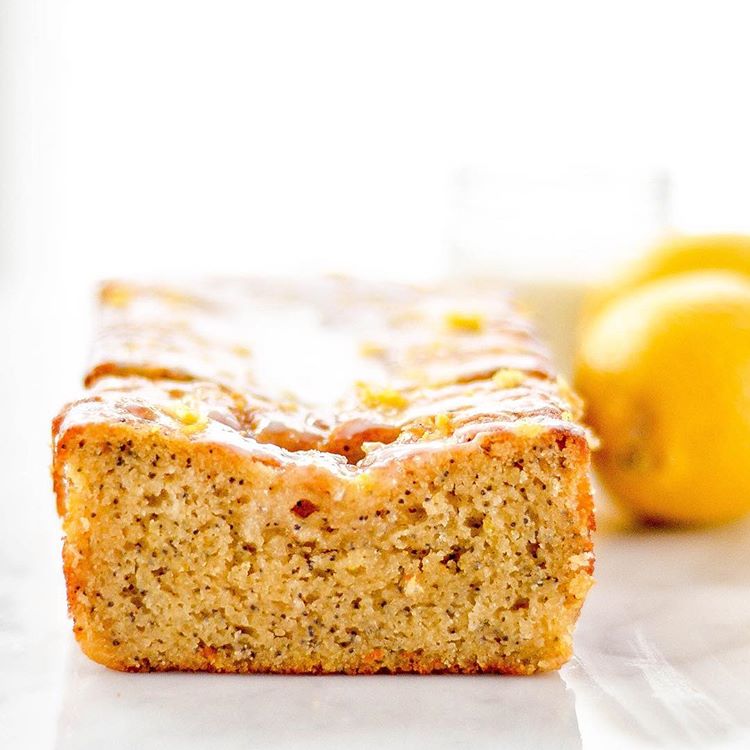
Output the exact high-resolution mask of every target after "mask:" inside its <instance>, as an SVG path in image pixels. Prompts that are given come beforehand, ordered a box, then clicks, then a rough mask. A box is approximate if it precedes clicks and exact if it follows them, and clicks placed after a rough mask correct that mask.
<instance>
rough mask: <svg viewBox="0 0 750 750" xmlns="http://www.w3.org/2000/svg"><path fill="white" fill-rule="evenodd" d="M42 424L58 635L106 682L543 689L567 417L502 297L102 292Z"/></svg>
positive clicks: (564, 599)
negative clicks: (403, 675) (195, 674)
mask: <svg viewBox="0 0 750 750" xmlns="http://www.w3.org/2000/svg"><path fill="white" fill-rule="evenodd" d="M99 307H100V324H99V329H98V333H97V336H96V341H95V345H94V349H93V361H92V362H91V366H90V369H89V370H88V372H87V374H86V377H85V387H86V390H85V391H84V392H83V394H82V396H81V397H80V398H79V399H78V400H76V401H74V402H72V403H70V404H69V405H67V406H66V407H65V408H64V409H63V410H62V412H61V413H60V414H59V415H58V416H57V418H56V419H55V420H54V423H53V477H54V489H55V492H56V496H57V507H58V511H59V513H60V515H61V517H62V522H63V529H64V535H65V536H64V545H63V562H64V571H65V579H66V582H67V595H68V603H69V609H70V613H71V616H72V619H73V623H74V625H73V629H74V632H75V636H76V638H77V640H78V641H79V643H80V646H81V648H82V649H83V651H84V652H85V653H86V654H87V655H88V656H89V657H91V658H92V659H94V660H95V661H97V662H100V663H101V664H104V665H107V666H108V667H112V668H114V669H119V670H126V671H151V670H205V671H212V672H277V673H330V672H343V673H350V674H354V673H368V674H369V673H378V672H418V673H429V672H460V673H476V672H500V673H508V674H530V673H534V672H537V671H546V670H551V669H556V668H558V667H559V666H560V665H561V664H563V663H564V662H565V661H566V660H567V659H568V658H569V657H570V655H571V649H572V632H573V628H574V625H575V621H576V619H577V616H578V614H579V610H580V608H581V605H582V603H583V600H584V598H585V595H586V593H587V591H588V589H589V587H590V586H591V583H592V571H593V551H592V543H591V532H592V530H593V526H594V519H593V512H592V501H591V492H590V484H589V446H588V442H587V434H586V431H585V429H584V428H583V427H582V426H581V425H580V424H579V422H578V421H577V420H578V419H579V405H578V403H577V399H576V397H575V395H574V394H573V393H571V391H570V390H569V389H568V388H567V387H566V386H565V384H564V383H563V382H561V380H560V379H559V378H558V377H556V375H555V373H554V371H553V368H552V366H551V364H550V361H549V358H548V356H547V355H546V353H545V350H544V348H543V347H542V346H541V345H540V344H539V342H538V341H537V339H536V338H535V336H534V334H533V331H532V329H531V328H530V326H529V324H528V323H527V322H526V320H525V319H524V318H523V316H521V315H520V314H519V313H518V311H517V310H516V309H515V307H514V305H513V304H512V302H511V301H510V300H509V298H508V297H507V296H504V295H503V294H502V293H498V292H497V291H496V290H493V291H492V292H491V293H489V292H487V293H485V292H479V291H477V290H476V289H472V288H460V287H450V288H449V287H438V288H434V289H432V290H425V289H418V288H412V287H405V286H404V287H402V286H395V285H380V284H372V283H364V282H356V281H353V280H347V279H342V278H335V277H332V278H326V279H322V280H319V281H316V282H315V283H310V282H305V283H302V282H299V283H297V282H288V281H278V280H276V281H271V280H251V279H244V280H238V279H223V280H222V279H217V280H213V281H205V282H202V283H200V284H185V285H183V286H180V287H166V286H159V285H153V284H147V283H120V282H111V283H107V284H105V285H103V287H102V288H101V293H100V305H99Z"/></svg>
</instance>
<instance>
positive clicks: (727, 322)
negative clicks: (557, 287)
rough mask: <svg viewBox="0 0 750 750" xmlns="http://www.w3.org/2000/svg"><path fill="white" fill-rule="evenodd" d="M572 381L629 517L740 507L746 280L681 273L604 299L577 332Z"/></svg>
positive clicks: (746, 433)
mask: <svg viewBox="0 0 750 750" xmlns="http://www.w3.org/2000/svg"><path fill="white" fill-rule="evenodd" d="M576 384H577V387H578V390H579V392H580V393H581V395H582V396H583V397H584V399H585V401H586V402H587V416H588V421H589V423H590V424H591V426H592V428H593V429H594V430H595V432H596V433H597V434H598V436H599V438H600V439H601V449H600V450H599V451H598V453H597V454H596V456H595V460H596V463H597V466H598V469H599V472H600V474H601V477H602V479H603V481H604V484H605V485H606V486H607V488H608V489H609V490H610V491H611V493H612V494H613V496H614V497H615V499H619V500H620V501H621V502H622V503H624V504H625V505H627V506H628V507H629V508H630V509H631V510H633V511H634V512H635V513H636V514H637V515H638V516H640V517H641V518H643V519H647V520H653V521H661V522H671V523H685V524H701V523H716V522H720V521H726V520H730V519H733V518H737V517H739V516H741V515H743V514H744V513H747V512H748V511H750V279H746V278H745V277H743V276H740V275H739V274H730V273H716V272H699V273H687V274H681V275H678V276H675V277H673V278H668V279H664V280H659V281H654V282H651V283H648V284H645V285H643V286H642V287H640V288H638V289H636V290H635V291H633V292H631V293H629V294H626V295H624V296H622V297H620V298H619V299H617V300H615V301H614V302H612V303H610V305H608V306H607V307H606V308H605V309H604V310H603V311H602V312H601V313H600V314H599V315H598V316H597V317H596V318H595V319H594V320H593V321H592V322H591V324H590V325H589V326H588V328H587V330H586V332H585V334H584V336H583V339H582V341H581V345H580V349H579V351H578V354H577V367H576Z"/></svg>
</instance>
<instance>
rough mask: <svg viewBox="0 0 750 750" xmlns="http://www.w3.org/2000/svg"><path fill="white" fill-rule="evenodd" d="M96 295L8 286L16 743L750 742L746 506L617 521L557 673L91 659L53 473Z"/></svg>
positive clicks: (2, 666) (0, 728)
mask: <svg viewBox="0 0 750 750" xmlns="http://www.w3.org/2000/svg"><path fill="white" fill-rule="evenodd" d="M86 294H87V291H86V290H85V289H82V290H80V292H77V293H74V294H72V295H69V296H68V297H67V298H63V296H62V295H61V294H60V292H59V291H56V290H54V289H53V288H51V287H40V286H38V285H36V286H32V285H28V286H23V285H20V284H14V285H13V286H12V287H10V286H5V287H3V286H2V285H1V284H0V352H1V353H2V359H0V362H2V367H0V371H1V372H0V399H2V403H0V407H1V413H2V415H3V427H4V429H3V430H1V431H0V460H1V461H2V469H3V477H4V482H3V486H4V489H3V491H2V494H0V748H27V747H28V748H60V749H65V750H69V749H72V748H76V749H78V748H102V747H106V748H108V750H116V749H117V748H132V747H138V748H141V750H148V749H149V748H204V747H205V748H209V747H210V748H214V747H222V748H235V747H236V748H239V747H243V748H244V747H262V748H296V747H312V748H317V747H326V748H337V747H349V748H359V747H375V746H378V747H389V748H390V747H394V748H402V747H403V748H421V747H430V748H443V747H445V748H452V749H453V750H455V748H461V747H472V748H484V747H513V748H516V747H518V748H536V749H539V748H548V747H549V748H611V747H612V748H618V747H622V748H633V747H636V748H637V747H651V746H654V747H696V748H720V747H721V748H724V747H727V748H730V747H737V748H741V747H750V523H748V522H743V523H739V524H735V525H733V526H727V527H723V528H719V529H713V530H708V531H700V532H699V531H692V532H664V531H645V532H639V533H633V532H625V531H617V530H615V529H614V528H604V529H603V530H602V531H601V532H600V533H599V534H598V539H597V558H598V559H597V580H598V583H597V585H596V587H595V588H594V590H593V591H592V593H591V595H590V597H589V600H588V601H587V603H586V606H585V607H584V611H583V615H582V618H581V621H580V624H579V628H578V631H577V637H576V657H575V658H574V659H573V660H572V661H571V662H570V663H569V664H568V665H566V666H565V667H564V668H563V669H562V670H561V671H560V672H559V673H556V674H550V675H544V676H539V677H532V678H517V677H516V678H514V677H496V676H482V677H453V676H436V677H404V676H400V677H388V676H376V677H359V678H357V677H274V676H241V677H240V676H216V675H179V674H165V675H125V674H118V673H115V672H110V671H108V670H106V669H104V668H102V667H99V666H97V665H95V664H93V663H91V662H89V661H88V660H87V659H86V658H85V657H83V656H81V654H80V653H79V651H78V649H77V647H76V645H75V643H74V641H73V639H72V636H71V634H70V624H69V623H68V621H67V619H66V615H65V603H64V591H63V582H62V575H61V572H60V560H59V548H60V538H59V537H60V533H59V525H58V521H57V518H56V517H55V514H54V509H53V503H52V497H51V491H50V487H49V477H48V473H47V466H48V450H49V448H48V434H49V433H48V428H49V418H50V416H51V415H52V414H53V413H54V411H55V410H56V408H57V407H58V406H59V404H60V403H61V402H62V400H63V399H64V398H65V397H66V396H67V395H70V393H71V391H72V389H73V388H74V387H75V377H76V373H77V371H78V369H79V367H80V363H81V361H82V357H83V356H84V351H85V346H86V341H87V338H88V333H89V332H88V330H87V327H88V322H87V321H88V317H87V316H88V304H87V301H86V300H87V297H86ZM545 296H547V295H545ZM553 317H554V316H553ZM557 322H558V324H559V319H558V320H557ZM609 526H610V524H605V527H609Z"/></svg>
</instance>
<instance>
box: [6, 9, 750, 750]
mask: <svg viewBox="0 0 750 750" xmlns="http://www.w3.org/2000/svg"><path fill="white" fill-rule="evenodd" d="M749 21H750V7H749V6H748V5H747V3H741V2H737V3H726V2H717V1H716V0H713V1H711V2H704V3H701V2H687V1H686V0H683V1H682V2H674V3H670V2H659V1H658V0H652V1H651V2H636V1H634V0H631V2H621V3H613V2H594V3H579V2H554V3H540V2H526V3H520V2H513V3H502V2H493V3H476V2H468V1H467V0H462V1H461V2H455V3H450V4H449V3H441V2H425V3H415V2H408V1H407V0H404V1H403V2H387V1H386V0H381V1H380V2H371V3H363V2H354V1H353V0H350V2H341V3H331V2H323V1H318V2H313V1H309V2H300V3H290V2H278V1H277V2H266V3H251V2H229V1H228V0H224V1H222V0H204V2H190V1H189V0H175V1H174V2H167V1H165V0H148V1H140V0H117V1H116V0H88V1H86V0H0V418H1V419H2V422H1V424H2V429H0V475H1V476H2V477H3V481H2V484H1V485H0V747H3V748H5V747H8V748H11V747H13V748H15V747H32V748H36V747H39V748H46V747H50V748H52V747H55V748H59V749H66V748H75V750H80V749H81V748H89V747H90V748H96V749H97V750H98V749H99V748H101V747H111V748H116V747H123V748H130V747H133V746H138V747H141V748H144V749H145V748H150V747H160V748H163V747H179V748H184V747H186V746H188V745H189V743H191V744H192V746H193V747H216V746H217V742H218V743H220V744H221V745H222V746H223V747H248V746H253V745H254V746H258V747H264V746H269V745H270V744H272V743H273V742H275V744H276V746H279V747H291V748H293V747H299V746H301V745H305V744H306V745H308V746H309V745H313V746H320V747H323V746H325V747H327V748H333V747H337V746H346V747H356V746H358V745H357V743H358V742H359V743H360V744H359V746H366V745H368V744H369V745H370V746H373V745H374V746H377V747H386V746H388V747H408V748H414V747H430V748H437V747H450V748H457V747H461V746H462V743H464V744H469V745H471V746H472V747H475V748H479V747H497V746H498V744H503V745H505V746H508V747H524V746H525V747H529V748H535V750H538V748H541V747H555V748H561V747H570V748H581V747H583V748H595V749H596V750H598V749H599V748H603V747H606V748H609V747H614V748H619V747H622V748H628V749H630V748H633V747H653V746H670V747H699V748H706V747H712V748H717V747H732V748H734V747H737V748H746V747H748V744H749V742H750V740H749V739H748V738H750V719H748V713H747V706H748V705H749V704H750V689H749V688H748V685H750V640H749V639H748V633H750V606H748V601H750V598H749V597H748V590H750V545H749V544H748V541H747V540H748V524H747V522H745V523H744V524H740V525H734V526H728V527H723V528H721V529H715V530H709V531H694V532H687V531H686V532H656V531H651V532H642V533H639V534H622V533H619V534H618V533H614V532H613V533H607V532H606V529H605V531H604V532H603V533H602V534H601V535H600V538H599V539H598V540H597V555H598V562H597V579H598V584H597V586H596V587H595V588H594V590H593V591H592V593H591V596H590V597H589V600H588V601H587V604H586V607H585V609H584V612H583V616H582V618H581V621H580V623H579V627H578V630H577V635H576V657H575V658H574V659H573V660H572V661H571V662H570V663H569V664H568V665H567V666H566V667H565V668H564V669H563V670H562V671H561V672H559V673H555V674H552V675H546V676H541V677H538V678H529V679H528V680H514V679H513V678H492V677H491V678H488V679H483V678H468V679H463V678H455V679H454V678H449V677H436V678H434V679H432V678H428V679H410V678H403V679H401V678H399V679H396V680H389V679H388V678H387V677H377V678H373V680H372V681H366V680H365V681H356V680H347V679H346V678H334V679H332V680H318V679H316V678H310V679H306V678H300V679H294V680H292V681H289V680H286V679H285V678H273V677H258V678H247V679H241V678H233V677H227V676H225V677H217V678H215V679H212V678H211V677H210V676H191V675H166V676H165V675H150V676H131V675H120V674H116V673H113V672H109V671H107V670H104V669H101V668H99V667H97V666H96V665H94V664H93V663H89V662H88V661H87V660H86V659H84V657H82V656H81V655H80V653H79V651H78V649H77V647H76V646H75V645H74V644H73V642H72V636H71V633H70V623H69V621H68V620H67V618H66V615H65V602H64V589H63V581H62V574H61V570H60V558H59V554H60V553H59V550H60V527H59V520H58V519H57V517H56V515H55V512H54V508H53V500H52V496H51V490H50V483H49V476H48V473H47V467H48V462H49V420H50V417H51V415H53V414H54V413H56V411H57V410H58V409H59V407H60V405H61V404H62V403H63V402H64V401H65V400H66V399H69V398H70V397H71V395H74V394H75V393H76V389H77V380H76V378H77V376H78V374H79V373H80V370H81V367H82V365H83V363H84V361H85V349H86V346H87V343H88V341H89V338H90V333H89V331H88V326H89V325H90V320H91V314H90V311H89V309H88V300H89V299H90V295H91V289H90V284H91V282H92V280H93V279H95V278H97V277H102V276H116V275H125V276H132V275H143V274H152V275H158V276H162V277H172V276H184V275H188V274H196V273H202V272H212V273H222V272H223V273H262V272H294V273H312V272H317V271H321V270H334V269H337V270H344V271H349V272H353V273H358V274H361V275H365V276H371V275H372V276H378V277H397V278H398V277H403V278H412V279H429V278H432V277H435V276H440V275H444V274H446V273H453V272H458V273H471V272H479V271H483V270H485V269H486V268H490V269H492V270H494V271H496V272H498V273H505V274H517V275H521V276H529V275H539V274H544V275H547V276H557V277H562V276H566V277H571V276H572V277H574V278H576V279H578V278H581V277H583V276H591V275H597V274H601V273H605V272H606V271H607V269H608V266H610V265H611V264H614V263H615V262H616V261H618V260H619V259H620V258H622V257H624V256H626V255H628V254H634V253H635V252H637V251H638V249H639V248H640V246H641V243H642V242H643V241H645V240H646V239H648V237H649V236H650V235H653V234H654V233H656V232H657V231H659V230H663V229H666V228H669V227H676V228H678V229H683V230H732V229H734V230H743V229H744V230H745V231H750V213H749V212H748V207H749V206H750V181H749V178H748V175H750V153H749V152H748V148H747V145H746V144H747V139H748V133H750V105H749V104H748V101H749V97H748V77H749V75H748V74H749V73H750V45H748V28H750V23H748V22H749ZM543 288H544V289H545V290H546V291H545V292H544V293H540V294H539V298H540V300H542V301H544V302H545V303H548V304H549V307H548V308H547V309H546V311H543V313H544V315H546V319H547V320H548V321H549V320H551V321H554V322H556V324H557V325H558V327H559V330H560V332H561V334H565V335H567V336H569V335H570V330H571V328H572V320H571V317H570V312H571V309H569V308H566V307H565V305H564V304H563V303H564V302H565V300H566V299H568V298H566V297H564V296H563V295H562V294H551V293H549V292H550V289H553V287H550V286H546V287H543ZM566 341H569V339H565V338H564V337H561V338H560V339H559V341H558V343H560V344H563V345H564V344H565V342H566ZM567 348H568V349H570V347H569V346H567ZM278 717H281V719H279V718H278ZM540 717H541V718H540ZM170 743H171V744H170Z"/></svg>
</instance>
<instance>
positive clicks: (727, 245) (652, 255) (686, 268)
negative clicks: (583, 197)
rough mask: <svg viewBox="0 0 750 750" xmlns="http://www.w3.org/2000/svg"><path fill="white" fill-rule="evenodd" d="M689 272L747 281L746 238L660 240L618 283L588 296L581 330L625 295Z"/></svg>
mask: <svg viewBox="0 0 750 750" xmlns="http://www.w3.org/2000/svg"><path fill="white" fill-rule="evenodd" d="M691 271H736V272H737V273H741V274H743V275H745V276H748V277H750V236H748V235H742V234H704V235H675V236H672V237H667V238H665V239H663V240H662V241H661V242H659V243H658V244H657V245H656V246H655V247H654V248H652V250H651V251H650V252H649V253H647V254H646V255H645V256H644V257H643V258H642V259H641V260H639V261H638V262H636V263H635V264H634V265H633V266H632V267H631V268H630V269H628V270H627V271H626V272H625V273H624V274H623V275H622V276H621V277H620V278H619V279H618V280H616V281H614V282H612V283H610V284H606V285H604V286H603V287H602V288H600V289H599V290H597V291H596V292H594V293H593V294H592V295H590V297H589V299H588V300H586V302H585V304H584V311H583V322H584V326H585V325H587V324H588V323H589V322H590V321H591V319H592V317H593V316H594V315H595V314H596V313H597V312H599V311H600V310H601V309H602V308H603V307H604V306H605V305H607V304H608V303H609V302H611V301H612V300H613V299H616V298H617V297H619V296H621V295H623V294H625V293H627V292H628V291H631V290H633V289H635V288H636V287H638V286H641V285H642V284H645V283H647V282H649V281H655V280H657V279H663V278H667V277H670V276H676V275H677V274H680V273H689V272H691Z"/></svg>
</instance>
